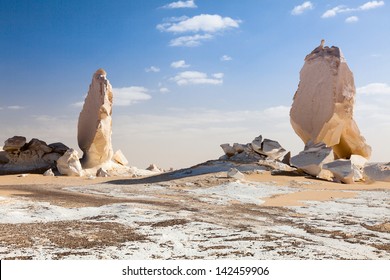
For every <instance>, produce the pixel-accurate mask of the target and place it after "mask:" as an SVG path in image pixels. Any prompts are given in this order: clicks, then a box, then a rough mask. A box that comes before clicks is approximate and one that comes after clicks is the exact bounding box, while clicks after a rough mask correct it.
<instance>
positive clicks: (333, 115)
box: [290, 45, 371, 159]
mask: <svg viewBox="0 0 390 280" xmlns="http://www.w3.org/2000/svg"><path fill="white" fill-rule="evenodd" d="M355 92H356V91H355V84H354V78H353V74H352V72H351V71H350V69H349V68H348V65H347V63H346V61H345V58H344V56H343V54H342V53H341V50H340V49H339V48H338V47H333V46H332V47H331V48H329V47H323V46H322V45H321V46H320V47H318V48H316V49H315V50H314V51H313V52H312V53H310V54H309V55H307V56H306V58H305V64H304V66H303V68H302V70H301V72H300V83H299V86H298V90H297V92H296V93H295V95H294V102H293V104H292V107H291V110H290V121H291V125H292V127H293V129H294V130H295V132H296V133H297V134H298V136H299V137H300V138H301V139H302V140H303V142H304V143H305V144H306V143H308V142H309V141H312V142H314V143H319V142H323V143H325V144H326V145H327V146H328V147H331V148H332V149H333V151H334V153H335V156H336V158H344V159H348V158H350V156H351V155H352V154H356V155H361V156H363V157H365V158H367V159H368V158H369V157H370V155H371V147H370V146H369V145H367V144H366V141H365V139H364V137H362V136H361V135H360V131H359V128H358V127H357V125H356V123H355V121H354V119H353V106H354V102H355Z"/></svg>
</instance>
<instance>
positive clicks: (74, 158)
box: [57, 149, 83, 176]
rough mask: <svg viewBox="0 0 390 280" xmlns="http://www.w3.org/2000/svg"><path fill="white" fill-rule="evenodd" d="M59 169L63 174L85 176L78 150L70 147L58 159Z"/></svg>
mask: <svg viewBox="0 0 390 280" xmlns="http://www.w3.org/2000/svg"><path fill="white" fill-rule="evenodd" d="M57 169H58V171H59V172H60V173H61V174H62V175H67V176H83V169H82V167H81V163H80V160H79V155H78V152H77V151H76V150H74V149H69V150H67V151H66V153H65V154H64V155H63V156H62V157H60V158H59V159H58V161H57Z"/></svg>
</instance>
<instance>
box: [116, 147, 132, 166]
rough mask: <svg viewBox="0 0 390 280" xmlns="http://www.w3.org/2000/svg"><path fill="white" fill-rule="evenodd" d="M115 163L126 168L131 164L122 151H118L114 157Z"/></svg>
mask: <svg viewBox="0 0 390 280" xmlns="http://www.w3.org/2000/svg"><path fill="white" fill-rule="evenodd" d="M112 159H113V160H114V161H116V162H117V163H119V164H121V165H123V166H126V165H128V164H129V161H128V160H127V159H126V157H125V156H124V155H123V153H122V151H121V150H118V151H116V152H115V154H114V156H113V157H112Z"/></svg>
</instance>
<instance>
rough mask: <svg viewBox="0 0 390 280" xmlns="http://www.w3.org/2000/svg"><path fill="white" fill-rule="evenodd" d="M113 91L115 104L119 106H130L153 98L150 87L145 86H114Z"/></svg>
mask: <svg viewBox="0 0 390 280" xmlns="http://www.w3.org/2000/svg"><path fill="white" fill-rule="evenodd" d="M112 92H113V94H114V101H113V102H114V105H117V106H129V105H132V104H135V103H138V102H140V101H146V100H149V99H151V98H152V97H151V96H150V95H149V94H148V89H147V88H144V87H137V86H132V87H123V88H113V89H112Z"/></svg>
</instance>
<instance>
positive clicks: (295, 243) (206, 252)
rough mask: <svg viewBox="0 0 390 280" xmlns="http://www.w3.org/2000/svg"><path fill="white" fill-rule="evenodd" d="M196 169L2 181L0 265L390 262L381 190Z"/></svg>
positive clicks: (389, 225)
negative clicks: (11, 262)
mask: <svg viewBox="0 0 390 280" xmlns="http://www.w3.org/2000/svg"><path fill="white" fill-rule="evenodd" d="M204 168H206V169H207V172H209V171H210V170H209V169H210V167H209V166H203V167H202V166H200V167H196V168H194V169H192V170H187V171H183V172H184V173H182V174H180V173H173V174H171V175H162V176H158V177H149V178H144V179H127V178H104V179H102V178H97V179H94V180H88V179H85V178H66V177H43V176H40V175H28V176H26V177H17V176H1V177H0V259H390V184H389V183H387V184H386V183H372V184H363V183H362V184H355V185H342V184H336V183H330V182H325V181H319V180H313V179H310V178H305V177H299V176H272V175H270V173H269V172H268V171H258V172H252V173H249V174H247V175H246V178H245V180H242V181H236V180H233V179H228V178H226V172H219V169H218V168H216V169H215V170H211V171H213V172H212V173H209V174H203V175H197V174H201V173H203V171H204V170H205V169H204ZM243 168H244V169H245V167H244V166H243ZM183 174H184V175H188V176H184V175H183ZM179 175H180V176H179Z"/></svg>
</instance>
